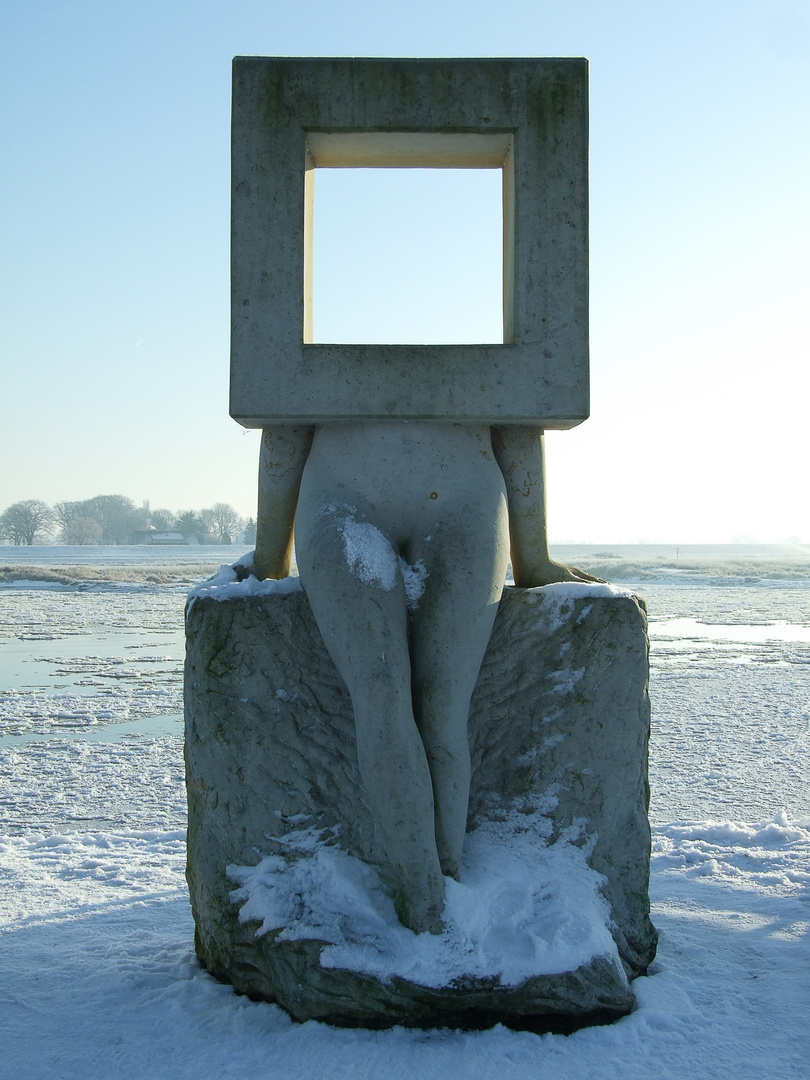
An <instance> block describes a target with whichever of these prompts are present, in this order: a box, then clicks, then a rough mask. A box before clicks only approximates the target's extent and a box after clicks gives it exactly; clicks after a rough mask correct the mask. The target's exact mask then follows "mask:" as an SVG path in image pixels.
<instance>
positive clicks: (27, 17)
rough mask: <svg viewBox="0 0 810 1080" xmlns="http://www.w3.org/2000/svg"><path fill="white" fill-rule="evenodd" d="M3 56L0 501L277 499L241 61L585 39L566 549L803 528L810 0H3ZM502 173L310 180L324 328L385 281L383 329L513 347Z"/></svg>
mask: <svg viewBox="0 0 810 1080" xmlns="http://www.w3.org/2000/svg"><path fill="white" fill-rule="evenodd" d="M0 54H2V63H0V83H2V89H1V90H0V102H1V103H2V104H0V109H2V113H1V114H0V117H1V119H0V123H2V128H1V129H0V134H1V138H2V143H1V145H2V154H0V195H1V197H0V206H1V207H2V210H1V211H0V213H2V218H3V240H2V245H0V298H1V300H0V302H2V305H3V308H4V314H3V317H2V325H0V355H2V365H3V368H2V384H0V385H1V388H2V392H1V393H0V455H2V464H1V465H0V511H2V509H3V508H5V507H6V506H7V505H9V504H10V503H12V502H14V501H16V500H19V499H42V500H44V501H45V502H48V503H51V504H52V503H54V502H56V501H60V500H73V499H84V498H89V497H91V496H93V495H98V494H114V493H120V494H123V495H127V496H129V497H131V498H132V499H134V500H135V501H136V502H137V503H140V502H142V501H143V500H146V499H148V500H149V501H150V503H151V505H152V507H153V508H154V507H168V508H170V509H173V510H180V509H188V508H195V509H199V508H201V507H204V506H210V505H212V504H213V503H215V502H218V501H222V502H229V503H232V504H233V505H234V506H235V507H236V508H237V509H238V510H239V511H240V512H241V513H243V514H245V515H252V514H254V513H255V483H256V481H255V477H256V459H257V454H258V443H259V437H258V433H257V432H254V431H251V432H245V431H244V430H243V429H242V428H241V427H239V425H237V424H236V423H235V422H234V421H233V420H231V419H230V417H229V416H228V397H227V387H228V363H229V360H228V348H229V341H228V325H229V280H228V272H229V271H228V243H229V183H230V182H229V171H230V150H229V141H230V68H231V58H232V57H233V56H234V55H238V54H262V55H291V56H308V55H312V56H587V57H588V58H589V59H590V63H591V68H590V72H591V161H590V168H591V216H590V238H591V419H590V420H588V421H587V422H586V423H585V424H583V425H582V426H581V427H579V428H577V429H575V430H573V431H568V432H554V433H551V434H549V436H548V438H547V446H548V462H547V469H548V489H549V515H550V532H551V537H552V540H556V541H558V542H564V541H568V542H577V541H582V542H600V541H604V542H611V541H612V542H614V543H633V542H636V541H648V542H657V541H660V542H665V543H673V544H676V543H690V542H693V543H699V542H714V543H730V542H733V541H735V540H739V539H746V540H756V541H763V542H775V541H783V540H787V539H790V538H793V539H798V540H801V541H803V542H810V500H809V499H808V497H807V490H808V483H807V465H808V460H807V458H808V455H807V446H808V424H807V419H806V414H807V408H808V389H810V375H809V374H808V295H810V287H809V286H810V280H809V279H810V270H809V269H808V239H810V238H809V237H808V232H809V231H810V230H809V229H808V209H807V207H808V190H809V189H808V177H810V15H809V14H808V7H807V5H806V4H805V3H803V2H800V0H761V2H755V0H700V2H691V0H682V2H680V3H678V4H664V3H653V2H650V0H633V2H630V0H627V2H623V0H613V2H611V3H607V2H605V0H575V2H574V0H572V2H570V3H566V2H564V0H558V2H554V3H551V2H545V0H499V2H498V3H483V2H479V0H408V2H407V3H404V2H400V0H386V2H381V0H377V2H376V3H370V2H366V0H344V2H341V3H336V2H335V0H308V2H307V3H301V4H296V3H292V2H291V0H290V2H286V0H285V2H277V0H261V2H259V0H237V2H235V3H231V4H223V3H219V2H214V0H202V2H201V0H195V2H193V3H192V2H190V0H160V2H156V0H155V2H153V0H128V2H127V3H111V2H110V0H8V2H7V3H6V4H5V5H4V17H3V30H2V35H0ZM388 175H390V174H388ZM456 179H458V180H459V186H457V187H455V188H454V187H453V186H452V185H453V183H454V182H455V180H456ZM491 179H492V176H491V175H485V174H478V173H475V174H470V175H468V176H467V177H466V178H465V177H464V176H463V175H462V176H461V177H460V178H459V177H458V176H457V174H452V175H449V174H448V175H445V176H442V177H438V176H437V175H436V174H435V173H434V174H433V175H432V176H431V175H427V176H425V175H424V174H420V176H416V175H413V176H411V177H410V178H409V183H408V184H405V185H404V186H403V184H402V179H401V174H400V178H399V179H395V180H394V181H392V182H391V183H388V182H387V181H386V180H385V178H384V177H378V178H377V179H375V178H373V177H372V178H371V179H370V180H368V182H367V174H365V177H364V176H363V175H360V174H356V175H354V176H350V175H348V170H341V171H340V173H338V171H337V170H332V171H330V175H328V176H327V175H324V176H323V177H322V176H321V173H320V172H319V173H318V175H317V179H316V204H315V207H316V208H315V230H316V232H315V242H316V260H317V261H316V297H315V318H316V326H315V332H316V337H317V336H320V337H321V340H325V339H326V336H331V337H332V340H340V337H339V336H338V335H340V334H345V335H349V336H347V337H345V338H344V340H352V336H351V335H353V334H355V333H359V332H363V331H358V330H357V327H358V325H360V323H362V322H363V318H364V312H363V305H364V306H365V309H366V313H371V312H374V313H376V314H375V317H380V312H383V311H384V310H385V308H384V305H385V296H384V295H382V292H383V291H384V290H385V288H386V284H387V288H388V291H389V293H390V292H392V291H393V292H395V293H396V294H397V295H398V296H399V299H400V305H401V306H400V314H397V313H396V312H393V313H392V314H391V315H390V316H387V317H388V318H389V319H390V323H389V325H388V327H387V330H386V331H385V332H387V333H389V334H390V335H392V336H390V337H389V340H402V338H401V337H400V338H398V337H397V336H396V335H397V334H400V333H407V326H406V329H405V330H402V327H401V321H402V315H401V311H402V310H404V309H407V308H408V307H409V308H410V310H412V311H413V310H419V311H420V312H422V313H423V318H424V320H425V322H424V325H425V327H426V328H428V329H426V331H425V332H426V333H429V334H435V335H437V336H435V337H434V340H436V341H440V340H441V338H440V337H439V336H438V335H439V334H441V333H442V332H444V329H446V328H444V327H443V325H442V320H443V318H444V317H445V316H444V314H443V313H452V317H453V319H454V320H456V322H455V323H454V327H457V326H458V325H461V326H462V327H468V328H469V333H470V337H467V338H464V337H459V336H458V334H459V333H463V331H458V330H457V329H456V328H451V329H450V330H449V331H448V333H450V334H451V335H452V336H451V338H450V340H453V336H455V340H472V341H475V340H479V341H480V340H500V332H501V331H500V323H499V318H500V314H499V311H500V296H499V293H498V289H499V287H500V286H499V274H500V264H499V261H498V260H499V258H500V255H499V253H498V252H499V246H500V233H499V229H500V209H499V206H498V203H497V193H496V194H495V195H493V191H495V189H494V188H493V187H492V185H491V183H490V180H491ZM397 184H399V185H400V186H399V188H397V186H396V185H397ZM375 185H376V186H375ZM443 185H444V186H443ZM448 185H449V186H448ZM440 188H441V190H439V189H440ZM386 200H389V201H388V202H386ZM391 200H393V203H391ZM399 203H401V204H402V206H403V214H404V213H405V211H406V210H407V211H408V212H410V213H411V215H412V216H411V218H410V219H407V218H405V217H404V216H403V222H407V220H410V221H411V222H414V221H415V222H416V224H417V226H418V225H420V223H421V229H420V228H416V227H414V226H413V225H407V224H404V225H401V226H400V228H399V230H397V228H396V227H395V223H392V221H391V212H390V210H389V209H387V207H388V206H390V205H399ZM321 229H322V231H321ZM417 233H418V234H419V235H417ZM431 238H433V243H434V248H433V250H431V246H430V245H431ZM439 241H440V242H439ZM398 245H401V246H398ZM383 247H385V248H386V250H391V251H396V252H398V253H399V254H398V255H397V259H396V261H393V262H389V263H388V265H387V266H386V265H384V260H382V258H381V256H380V255H379V252H380V250H382V249H383ZM493 252H494V253H495V256H494V258H493V257H492V253H493ZM375 259H376V260H378V261H377V262H375V261H374V260H375ZM493 274H494V277H493ZM321 288H322V290H323V291H319V290H320V289H321ZM378 292H379V295H378ZM352 297H353V298H354V299H352ZM358 297H362V298H363V305H360V307H359V308H358V305H357V303H355V302H354V301H356V300H357V298H358ZM403 304H404V305H405V308H404V309H403V307H402V305H403ZM358 314H359V318H360V323H358V322H357V319H358ZM448 317H449V316H448ZM368 318H369V319H370V318H371V315H370V314H369V315H368ZM397 319H400V323H397ZM353 320H354V321H353ZM367 332H368V334H369V335H370V336H369V337H368V338H367V339H366V340H374V339H375V337H377V335H376V332H375V330H374V328H373V326H372V325H371V323H369V326H368V328H367ZM380 332H383V331H380ZM355 340H362V338H360V337H356V338H355ZM377 340H379V337H377Z"/></svg>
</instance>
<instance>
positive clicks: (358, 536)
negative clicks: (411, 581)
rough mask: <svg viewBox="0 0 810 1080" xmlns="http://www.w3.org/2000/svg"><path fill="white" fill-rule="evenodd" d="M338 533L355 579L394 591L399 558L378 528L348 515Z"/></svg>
mask: <svg viewBox="0 0 810 1080" xmlns="http://www.w3.org/2000/svg"><path fill="white" fill-rule="evenodd" d="M338 531H339V532H340V535H341V536H342V537H343V552H344V555H345V557H346V564H347V565H348V567H349V569H350V570H351V572H352V573H353V574H354V576H355V577H357V578H359V579H360V580H361V581H362V582H363V583H364V584H365V585H378V586H379V587H380V588H382V589H385V591H386V592H390V591H391V590H392V589H393V588H394V586H395V585H396V581H397V565H398V559H397V556H396V555H395V554H394V549H393V548H392V547H391V545H390V543H389V542H388V540H386V538H385V537H384V536H383V534H382V533H381V532H380V530H379V529H378V528H377V527H376V525H372V524H371V523H370V522H368V521H357V520H356V519H355V518H354V517H352V516H351V515H349V514H347V515H346V517H345V518H344V519H343V521H342V522H341V523H340V525H339V526H338Z"/></svg>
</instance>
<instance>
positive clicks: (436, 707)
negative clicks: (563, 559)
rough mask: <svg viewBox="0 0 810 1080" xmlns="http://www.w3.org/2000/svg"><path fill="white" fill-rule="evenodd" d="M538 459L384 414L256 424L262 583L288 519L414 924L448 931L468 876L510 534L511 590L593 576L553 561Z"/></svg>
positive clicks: (272, 569)
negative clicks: (473, 777) (481, 678)
mask: <svg viewBox="0 0 810 1080" xmlns="http://www.w3.org/2000/svg"><path fill="white" fill-rule="evenodd" d="M543 465H544V461H543V433H542V431H541V430H539V429H537V428H531V427H511V426H503V427H498V428H495V429H493V430H492V431H491V430H490V428H489V427H487V426H484V425H472V424H471V425H462V424H439V423H429V422H427V423H426V422H421V423H420V422H409V423H402V422H397V421H393V420H385V421H378V422H371V421H367V422H363V421H353V422H351V423H349V424H340V423H332V424H325V425H322V426H319V427H317V428H315V429H313V428H308V427H289V428H286V429H285V428H283V427H282V428H276V429H266V430H265V432H264V436H263V441H262V456H261V464H260V493H259V518H258V528H257V544H256V553H255V561H254V566H255V570H256V574H257V576H258V577H259V578H264V577H272V578H280V577H284V576H286V574H288V573H289V567H290V557H291V549H292V537H293V521H294V522H295V536H296V545H297V548H296V549H297V561H298V568H299V572H300V575H301V582H302V585H303V587H304V591H305V592H306V595H307V598H308V599H309V602H310V605H311V607H312V610H313V613H314V615H315V619H316V622H317V624H318V628H319V629H320V631H321V634H322V635H323V638H324V641H325V643H326V646H327V648H328V650H329V652H330V654H331V656H332V659H333V660H334V662H335V665H336V667H337V669H338V671H339V672H340V675H341V677H342V678H343V680H344V682H345V683H346V686H347V687H348V689H349V693H350V695H351V699H352V704H353V707H354V716H355V729H356V737H357V755H358V762H359V766H360V775H361V776H362V778H363V785H364V788H365V792H366V798H367V801H368V804H369V806H370V808H371V810H372V813H373V815H374V819H375V821H376V823H377V825H378V827H379V828H380V831H381V833H382V836H383V837H384V846H385V849H386V851H387V853H388V857H389V859H390V861H391V864H392V866H393V867H394V869H395V877H396V881H397V883H398V885H397V895H396V906H397V912H398V914H399V916H400V918H401V920H402V922H403V923H404V924H405V925H406V926H408V927H410V928H411V929H412V930H415V931H416V932H421V931H423V930H433V931H438V930H440V929H441V925H442V924H441V911H442V906H443V902H444V881H443V876H445V875H446V876H449V877H453V878H455V877H457V876H458V872H459V866H460V863H461V853H462V848H463V844H464V836H465V832H466V826H467V807H468V802H469V790H470V751H469V742H468V733H467V718H468V716H469V711H470V699H471V697H472V692H473V689H474V688H475V684H476V680H477V678H478V673H479V669H480V666H481V661H482V659H483V657H484V652H485V650H486V647H487V643H488V641H489V638H490V633H491V631H492V625H493V623H494V621H495V615H496V614H497V611H498V602H499V601H500V598H501V592H502V590H503V584H504V579H505V575H506V568H507V563H508V560H509V552H510V537H511V554H512V565H513V567H514V574H515V583H516V584H517V585H519V586H523V587H526V588H532V587H534V586H539V585H547V584H549V583H550V582H553V581H576V580H579V581H590V580H594V579H593V578H591V577H590V576H589V575H587V574H584V573H582V572H581V571H578V570H573V569H571V568H569V567H565V566H561V565H559V564H557V563H555V562H553V561H552V559H551V558H550V556H549V553H548V546H547V542H546V520H545V479H544V467H543ZM299 487H300V492H299ZM296 504H297V513H296ZM507 517H508V523H507Z"/></svg>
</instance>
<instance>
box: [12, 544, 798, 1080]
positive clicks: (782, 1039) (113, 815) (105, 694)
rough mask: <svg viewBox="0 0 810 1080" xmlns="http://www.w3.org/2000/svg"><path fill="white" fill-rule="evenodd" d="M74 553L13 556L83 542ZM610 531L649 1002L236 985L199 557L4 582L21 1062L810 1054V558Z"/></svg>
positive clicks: (149, 1071)
mask: <svg viewBox="0 0 810 1080" xmlns="http://www.w3.org/2000/svg"><path fill="white" fill-rule="evenodd" d="M75 550H76V549H74V551H75ZM108 550H109V549H108ZM51 552H52V553H53V554H50V553H49V557H46V556H43V558H42V559H41V560H39V561H38V560H37V558H36V555H37V549H28V551H27V552H20V551H17V552H11V555H12V556H13V558H9V559H7V560H4V558H3V556H4V555H6V554H7V553H8V549H6V551H0V564H3V563H4V562H5V563H6V564H10V565H14V564H17V565H19V566H36V565H39V566H42V565H49V566H51V567H54V566H57V567H63V566H67V565H71V564H72V565H75V564H77V563H78V562H79V560H78V559H72V558H64V557H63V558H61V560H60V553H59V552H58V550H57V549H51ZM71 554H72V553H71ZM173 554H174V553H172V555H173ZM184 554H185V553H184ZM206 554H207V553H206ZM211 554H213V553H211ZM235 554H239V552H236V553H235ZM562 554H563V556H564V557H566V558H568V559H572V560H575V558H576V553H575V554H573V555H572V554H571V553H569V551H565V552H564V553H562ZM673 554H674V553H673ZM800 554H801V553H800ZM198 555H199V551H198V552H197V553H195V559H196V561H197V562H199V559H198ZM609 555H610V559H612V560H613V562H612V565H613V566H614V568H615V571H616V572H615V573H614V575H612V576H614V577H622V576H623V575H624V580H631V581H632V580H636V581H640V582H641V584H640V585H639V591H641V592H642V593H643V595H645V597H646V599H647V603H648V606H649V610H650V617H651V637H652V664H653V674H652V681H651V693H652V698H653V745H652V763H651V783H652V819H653V822H654V837H653V843H654V847H653V871H652V882H651V892H652V899H653V910H654V921H655V923H656V925H657V927H658V928H659V930H660V932H661V939H660V945H659V952H658V957H657V959H656V961H655V964H654V966H653V967H652V969H651V971H650V975H649V976H648V977H647V978H644V979H638V980H636V982H635V983H634V984H633V986H634V990H635V994H636V1000H637V1007H636V1009H635V1011H634V1012H633V1013H632V1014H631V1015H630V1016H628V1017H626V1018H624V1019H623V1020H621V1021H619V1022H618V1023H616V1024H614V1025H612V1026H610V1027H603V1028H591V1029H587V1030H582V1031H579V1032H576V1033H574V1034H573V1035H570V1036H562V1035H543V1036H538V1035H535V1034H532V1033H529V1032H514V1031H509V1030H506V1029H504V1028H495V1029H493V1030H491V1031H486V1032H467V1033H463V1032H453V1031H435V1032H422V1031H408V1030H404V1029H401V1028H395V1029H393V1030H391V1031H386V1032H369V1031H348V1030H337V1029H333V1028H330V1027H327V1026H326V1025H322V1024H317V1023H309V1024H305V1025H298V1024H294V1023H293V1022H292V1021H291V1020H290V1019H289V1018H288V1017H287V1016H286V1014H284V1013H283V1012H281V1011H280V1010H279V1009H278V1008H277V1007H275V1006H270V1005H266V1004H261V1003H252V1002H250V1001H248V1000H247V999H245V998H240V997H237V996H236V995H234V994H233V993H232V991H231V990H230V989H229V988H228V987H225V986H220V985H219V984H217V983H216V982H214V981H213V980H212V979H211V978H210V977H209V976H208V975H207V974H206V973H205V972H203V971H201V970H200V969H199V967H198V965H197V963H196V961H195V958H194V952H193V943H192V934H193V929H192V922H191V916H190V912H189V907H188V900H187V894H186V889H185V882H184V878H183V869H184V811H185V808H184V793H183V779H182V777H183V765H182V739H181V737H180V732H181V725H180V719H179V717H180V710H181V707H182V706H181V682H180V679H181V660H182V610H183V603H184V600H185V591H186V579H187V576H188V575H187V574H186V573H184V571H183V565H182V564H183V560H181V559H178V560H177V562H176V564H175V566H174V568H172V566H171V565H170V564H171V563H172V558H171V556H168V555H167V553H165V552H163V553H161V557H162V564H161V567H162V569H163V570H165V571H166V572H165V573H163V574H162V576H161V578H160V580H163V581H165V582H166V583H165V584H161V585H157V584H153V583H152V584H150V583H149V581H148V580H147V577H148V573H154V569H155V566H156V565H157V564H156V562H155V561H154V560H155V555H154V553H149V555H148V556H146V557H144V558H141V557H140V555H139V553H137V552H134V553H133V552H132V551H131V550H130V551H129V552H124V551H119V552H118V553H116V558H115V560H113V559H112V558H110V559H108V560H105V559H104V557H103V556H104V553H103V552H97V553H95V557H94V559H89V558H88V559H87V560H86V562H85V564H84V565H85V566H86V567H88V568H92V567H94V566H96V567H97V566H100V565H106V566H109V567H112V569H111V572H110V573H109V574H108V575H107V577H108V578H109V581H110V583H109V584H107V585H104V584H99V583H98V581H97V580H94V581H93V582H92V583H90V584H88V579H87V576H86V575H85V577H84V578H82V575H81V573H80V572H79V571H77V572H76V580H77V581H82V584H75V585H69V584H62V585H55V584H54V583H53V582H50V583H49V582H47V581H42V580H38V581H31V582H30V583H29V584H26V585H21V584H17V585H8V586H7V587H5V588H0V777H2V780H1V781H0V782H2V794H0V834H2V835H0V965H1V966H2V972H3V978H2V982H1V983H0V1077H2V1078H3V1080H5V1078H6V1077H8V1078H9V1080H18V1078H19V1080H24V1078H28V1077H31V1078H34V1077H35V1078H37V1080H50V1078H57V1077H58V1078H64V1080H74V1078H75V1080H79V1078H81V1080H97V1078H106V1077H110V1078H124V1080H126V1078H133V1080H135V1078H144V1080H147V1078H148V1080H160V1078H164V1077H165V1078H175V1077H177V1078H181V1077H194V1078H195V1080H209V1078H210V1080H214V1078H219V1077H230V1076H240V1077H241V1076H245V1075H251V1076H254V1077H269V1078H274V1080H275V1078H278V1080H282V1078H283V1080H288V1078H289V1080H292V1078H298V1077H301V1078H304V1077H306V1078H318V1077H341V1078H342V1077H347V1078H348V1077H352V1078H354V1077H368V1078H373V1080H389V1078H394V1077H397V1078H399V1077H403V1078H405V1077H408V1078H410V1077H420V1078H421V1077H425V1078H432V1077H443V1078H444V1077H446V1076H448V1075H449V1076H453V1077H454V1078H455V1077H459V1078H464V1080H466V1078H470V1080H473V1078H476V1080H477V1078H479V1077H480V1078H481V1080H483V1078H485V1077H486V1078H490V1077H492V1076H497V1077H499V1078H500V1077H503V1078H505V1080H512V1078H514V1080H518V1078H521V1080H522V1078H524V1077H525V1078H529V1077H532V1078H535V1077H539V1076H542V1077H548V1078H551V1080H554V1078H557V1077H560V1078H562V1077H566V1078H571V1077H578V1078H579V1077H582V1078H588V1080H601V1078H608V1077H610V1078H613V1077H615V1078H619V1077H621V1078H622V1080H634V1078H636V1077H638V1078H641V1077H644V1078H645V1080H646V1078H650V1077H653V1078H658V1077H661V1078H665V1077H666V1078H668V1077H673V1078H674V1077H677V1078H679V1080H681V1078H683V1077H684V1076H689V1077H694V1078H696V1080H702V1078H708V1077H712V1078H714V1077H718V1078H726V1077H733V1078H735V1080H738V1078H747V1077H751V1078H753V1077H757V1078H758V1080H759V1078H761V1077H768V1078H771V1077H773V1078H782V1077H785V1078H787V1077H794V1076H795V1077H806V1076H807V1075H808V1070H809V1069H810V1066H808V1061H810V1035H808V1032H807V1023H806V1014H807V1010H808V1007H809V1006H810V986H809V985H808V983H809V981H810V974H808V973H809V972H810V963H809V961H810V933H809V932H808V931H810V785H808V765H807V749H808V743H809V742H810V734H809V733H808V728H809V724H810V574H808V573H807V570H806V566H805V565H804V563H803V562H802V560H801V559H799V558H798V557H797V558H793V557H790V558H788V557H787V556H785V554H784V552H781V553H780V552H776V553H771V556H772V557H770V558H769V557H768V552H763V551H756V552H753V553H746V559H745V562H744V564H743V563H741V562H740V560H739V559H738V560H737V563H736V564H735V561H734V559H735V557H736V556H737V553H736V552H735V551H733V550H731V554H730V555H728V556H727V555H725V554H723V553H721V552H717V551H714V552H710V553H709V554H706V552H705V550H704V552H702V553H701V558H700V559H697V558H696V559H694V560H693V565H691V566H689V567H688V568H687V569H686V570H684V569H683V568H682V566H681V565H679V567H678V568H675V569H673V568H668V567H666V566H663V567H662V565H661V562H662V558H663V556H662V557H656V559H653V558H651V557H650V554H649V552H643V551H640V550H639V551H630V550H629V549H622V550H621V552H619V553H618V554H616V553H609ZM684 555H685V552H684V550H682V551H681V553H680V563H681V564H682V563H683V560H684ZM26 556H27V559H26ZM231 557H233V556H231ZM592 557H593V559H594V560H595V561H597V562H598V561H599V560H600V559H601V561H602V562H603V563H604V562H605V561H606V559H607V555H606V553H600V552H599V550H598V549H596V550H595V551H594V552H593V553H592ZM49 558H50V561H49ZM147 558H148V559H150V560H151V562H149V563H148V564H147V562H146V559H147ZM139 559H140V561H139ZM223 561H224V560H223ZM580 561H581V562H583V563H585V561H586V560H585V559H584V558H583V559H581V560H580ZM113 563H114V565H113ZM591 565H593V562H592V563H591ZM147 567H148V569H147ZM639 567H640V568H641V572H640V573H637V576H636V577H635V579H634V578H633V576H632V575H633V571H634V570H638V568H639ZM752 567H757V568H758V569H759V571H760V572H761V571H762V569H763V567H765V568H766V572H767V573H768V578H767V579H764V578H762V577H761V576H760V577H759V578H758V577H757V574H756V573H754V572H752ZM186 569H191V570H192V572H193V571H196V569H197V568H196V565H193V564H192V560H191V559H190V558H188V559H187V560H186ZM67 576H68V577H69V576H70V575H67ZM10 577H11V578H12V579H13V577H14V574H13V573H12V574H11V575H10ZM101 577H102V579H103V577H104V574H102V575H101ZM128 579H129V580H130V581H131V582H132V583H131V584H126V582H127V580H128Z"/></svg>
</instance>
